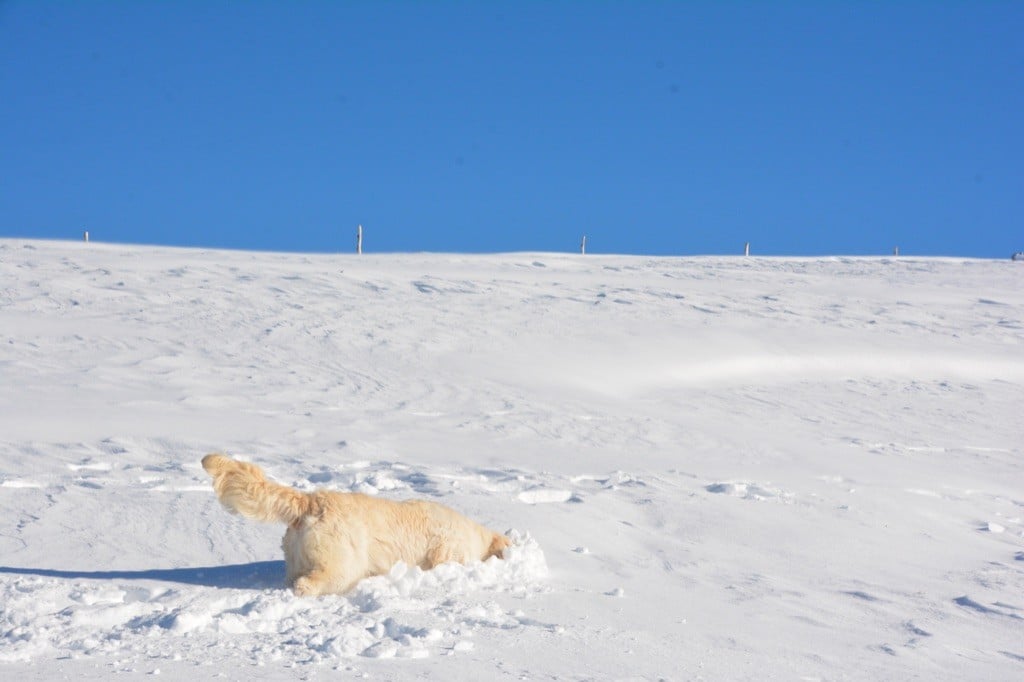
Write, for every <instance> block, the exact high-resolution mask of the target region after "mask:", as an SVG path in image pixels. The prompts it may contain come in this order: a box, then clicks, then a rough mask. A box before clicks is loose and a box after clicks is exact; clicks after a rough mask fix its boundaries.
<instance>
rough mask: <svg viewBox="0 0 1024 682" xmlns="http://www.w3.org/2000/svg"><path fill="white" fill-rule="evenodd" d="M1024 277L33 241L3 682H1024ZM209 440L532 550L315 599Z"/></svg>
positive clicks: (905, 267)
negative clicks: (57, 681) (348, 681)
mask: <svg viewBox="0 0 1024 682" xmlns="http://www.w3.org/2000/svg"><path fill="white" fill-rule="evenodd" d="M1022 285H1024V268H1021V267H1020V266H1019V264H1016V263H1011V262H1009V261H1007V262H998V261H981V260H961V259H914V258H900V259H889V258H810V259H763V258H639V257H612V256H587V257H585V258H581V257H578V256H566V255H557V254H504V255H494V256H456V255H435V254H422V255H387V254H384V255H376V256H363V257H362V258H357V257H354V256H327V255H323V256H308V255H301V254H291V255H288V254H260V253H238V252H217V251H199V250H187V249H163V248H153V247H130V246H111V245H103V244H98V243H91V244H88V245H84V244H77V243H47V242H24V241H17V240H0V379H2V382H0V387H2V388H0V511H2V514H3V518H5V519H7V521H6V522H5V524H4V525H3V527H2V528H0V595H2V596H0V671H2V674H4V676H5V677H7V676H8V675H11V676H13V677H16V678H18V679H53V678H56V677H62V676H69V677H70V676H75V677H76V678H84V679H100V678H107V677H109V676H110V675H111V674H117V673H126V674H127V673H136V674H141V673H149V674H152V673H156V672H159V673H160V674H161V675H162V676H164V677H170V678H172V679H186V678H188V679H191V678H194V677H195V676H196V675H197V674H198V675H199V676H200V677H203V678H205V677H215V676H218V675H219V676H225V677H229V678H235V677H246V678H248V677H251V676H252V675H254V674H257V673H256V672H255V671H258V675H259V676H260V677H261V678H268V679H294V678H295V677H296V675H298V676H300V677H304V678H308V677H316V676H318V675H326V674H329V673H331V672H333V671H334V670H336V669H337V670H341V671H345V672H347V673H349V674H352V675H366V676H369V677H383V678H408V677H417V676H418V677H429V678H436V679H445V680H460V679H467V680H468V679H479V678H480V675H481V670H484V671H487V674H492V673H494V674H498V673H500V674H505V675H514V676H516V677H542V676H543V677H554V678H571V679H578V678H597V679H635V678H645V679H652V678H653V679H656V678H658V677H662V678H666V679H701V678H704V679H763V678H764V677H766V676H776V677H785V678H793V677H799V678H810V679H903V678H908V677H915V676H916V677H926V678H929V679H951V680H952V679H993V680H1002V679H1005V680H1014V679H1018V678H1019V677H1020V674H1021V672H1022V670H1024V667H1022V666H1024V645H1022V642H1024V603H1022V600H1021V597H1020V595H1021V594H1024V493H1022V491H1024V459H1022V445H1021V443H1022V442H1024V430H1022V426H1021V424H1022V422H1021V419H1020V414H1021V410H1020V406H1021V405H1024V352H1022V351H1024V286H1022ZM211 450H226V451H228V452H231V453H233V454H236V455H240V456H244V457H247V458H250V459H252V460H253V461H256V462H257V463H259V464H260V465H261V466H264V467H265V468H266V469H267V470H268V473H269V474H270V475H271V476H272V477H274V478H275V479H276V480H279V481H281V482H283V483H286V484H289V485H294V486H296V487H299V488H301V489H306V490H312V489H315V488H318V487H326V488H331V489H336V490H350V491H358V492H363V493H367V494H375V495H382V496H388V497H391V498H393V499H404V498H407V497H426V498H429V499H436V500H438V501H441V502H443V503H445V504H448V505H449V506H452V507H454V508H456V509H458V510H459V511H461V512H463V513H466V514H467V515H469V516H470V517H472V518H474V519H477V520H479V521H481V522H482V523H484V524H486V525H488V526H490V527H493V528H496V529H500V530H505V529H515V530H514V532H515V535H516V538H517V544H516V546H515V547H513V548H511V549H510V550H509V552H508V554H507V556H506V557H505V560H504V561H490V562H486V563H481V564H474V565H471V566H467V567H459V566H444V567H441V568H439V569H436V570H434V571H430V572H426V573H424V572H422V571H420V570H419V569H408V568H406V567H403V566H398V567H396V568H395V569H394V570H393V571H392V572H391V574H390V575H388V576H381V577H377V578H371V579H368V580H365V581H363V582H362V583H360V584H359V586H358V587H357V589H356V590H355V591H354V592H353V593H351V594H349V595H345V596H337V597H328V598H324V599H317V600H309V599H298V598H295V597H294V596H292V595H291V594H290V593H289V592H287V591H285V590H283V589H282V588H281V582H282V579H283V562H282V560H281V559H282V557H281V552H280V546H279V545H280V537H281V535H282V533H283V528H278V527H273V526H269V525H261V524H257V523H254V522H249V521H245V520H243V519H239V518H237V517H234V516H230V515H228V514H227V513H226V512H225V511H224V510H223V509H222V508H221V507H220V506H219V504H218V503H217V502H216V500H215V499H214V497H213V494H212V491H211V489H210V486H209V481H208V479H207V477H206V476H205V473H204V472H203V471H202V470H201V468H200V466H199V459H200V458H201V457H202V455H203V454H205V453H206V452H208V451H211Z"/></svg>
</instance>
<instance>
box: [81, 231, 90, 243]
mask: <svg viewBox="0 0 1024 682" xmlns="http://www.w3.org/2000/svg"><path fill="white" fill-rule="evenodd" d="M82 236H83V237H84V239H85V241H89V230H86V231H85V234H84V235H82Z"/></svg>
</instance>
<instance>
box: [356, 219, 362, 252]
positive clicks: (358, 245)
mask: <svg viewBox="0 0 1024 682" xmlns="http://www.w3.org/2000/svg"><path fill="white" fill-rule="evenodd" d="M356 253H358V254H362V253H363V226H362V225H360V226H359V229H358V230H356Z"/></svg>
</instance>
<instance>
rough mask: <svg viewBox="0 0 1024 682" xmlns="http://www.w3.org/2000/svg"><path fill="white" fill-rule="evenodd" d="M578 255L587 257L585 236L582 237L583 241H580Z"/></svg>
mask: <svg viewBox="0 0 1024 682" xmlns="http://www.w3.org/2000/svg"><path fill="white" fill-rule="evenodd" d="M580 255H583V256H585V255H587V235H583V239H582V240H581V241H580Z"/></svg>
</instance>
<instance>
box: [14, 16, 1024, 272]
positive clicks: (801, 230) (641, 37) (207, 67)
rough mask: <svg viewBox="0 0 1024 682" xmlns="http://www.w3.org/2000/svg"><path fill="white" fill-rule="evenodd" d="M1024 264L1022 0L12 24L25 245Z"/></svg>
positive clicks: (33, 19) (17, 173)
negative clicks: (582, 252) (52, 241)
mask: <svg viewBox="0 0 1024 682" xmlns="http://www.w3.org/2000/svg"><path fill="white" fill-rule="evenodd" d="M358 223H362V224H363V225H364V229H365V231H366V237H365V250H366V251H367V252H372V251H451V252H493V251H532V250H538V251H573V250H576V249H578V243H579V238H580V236H581V235H582V234H584V233H585V234H587V235H588V250H589V251H590V252H595V253H640V254H707V253H738V252H740V251H741V250H742V248H743V243H744V242H746V241H750V242H751V243H752V251H753V252H754V253H761V254H794V255H813V254H886V253H890V252H891V250H892V247H893V246H896V245H899V246H900V247H901V250H902V252H903V253H906V254H921V255H963V256H983V257H996V258H1004V257H1008V256H1009V255H1010V253H1011V252H1013V251H1015V250H1019V249H1024V2H984V1H981V2H970V1H965V2H937V1H935V2H873V1H871V2H869V1H866V0H865V1H862V2H827V1H808V2H641V1H639V0H637V1H633V2H602V1H599V0H592V1H589V2H547V3H541V2H509V3H504V2H485V1H480V2H415V3H414V2H369V1H367V2H283V1H282V2H213V1H212V0H211V1H203V2H198V1H197V2H185V1H181V2H128V1H127V0H125V1H122V2H99V1H95V2H94V1H90V2H47V1H28V0H21V1H19V0H14V1H12V0H6V1H4V0H0V237H39V238H60V239H79V238H80V237H81V233H82V231H83V230H89V231H90V232H91V235H92V238H93V239H94V240H97V241H107V242H135V243H149V244H171V245H185V246H204V247H228V248H239V249H259V250H268V249H269V250H282V251H317V252H333V251H350V250H352V249H353V248H354V242H355V238H354V235H355V230H356V225H357V224H358Z"/></svg>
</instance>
